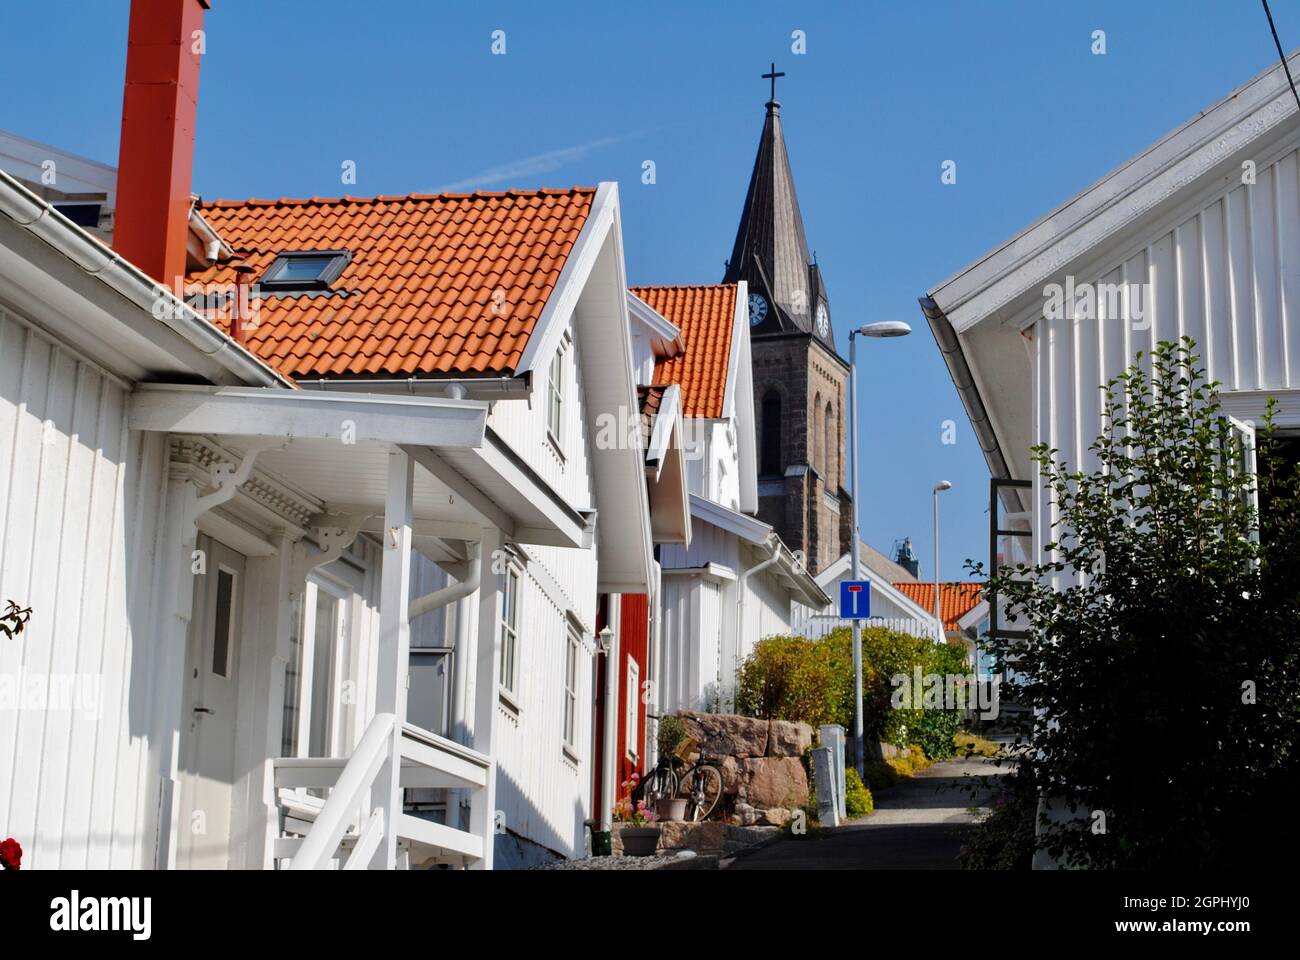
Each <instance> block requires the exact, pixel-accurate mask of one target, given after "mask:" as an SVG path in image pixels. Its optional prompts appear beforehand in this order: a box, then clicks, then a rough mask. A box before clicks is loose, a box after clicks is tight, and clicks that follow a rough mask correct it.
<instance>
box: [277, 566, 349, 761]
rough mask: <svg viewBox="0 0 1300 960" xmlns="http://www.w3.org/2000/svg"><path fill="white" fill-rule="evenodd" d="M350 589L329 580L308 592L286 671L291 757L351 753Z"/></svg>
mask: <svg viewBox="0 0 1300 960" xmlns="http://www.w3.org/2000/svg"><path fill="white" fill-rule="evenodd" d="M349 601H350V591H349V590H348V588H347V587H345V586H343V585H341V584H336V583H334V582H333V581H331V580H327V579H325V578H323V577H321V578H318V577H316V576H313V577H312V578H310V579H308V581H307V583H306V586H305V589H304V590H303V594H302V606H301V609H300V614H299V616H298V617H297V618H296V623H295V627H296V630H295V632H294V633H293V634H292V635H291V636H290V650H291V656H290V660H289V665H288V668H287V670H286V672H285V697H284V725H283V728H282V734H281V750H282V752H283V754H284V756H288V757H338V756H343V755H344V754H345V753H346V751H347V746H348V744H347V719H348V714H347V711H348V708H349V706H350V705H351V701H352V698H351V697H349V696H348V691H349V690H350V689H351V681H350V679H349V678H350V675H351V672H350V649H349V643H348V632H349V627H348V608H349Z"/></svg>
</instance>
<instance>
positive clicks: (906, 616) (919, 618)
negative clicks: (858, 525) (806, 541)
mask: <svg viewBox="0 0 1300 960" xmlns="http://www.w3.org/2000/svg"><path fill="white" fill-rule="evenodd" d="M859 549H860V550H861V551H862V552H861V554H860V555H859V560H860V566H859V572H860V574H861V579H863V580H866V581H868V582H870V584H871V620H870V623H871V625H872V626H882V627H888V628H890V629H891V630H898V631H900V632H902V633H910V634H913V635H914V636H918V637H933V636H937V631H936V628H935V619H934V611H933V610H926V609H925V607H923V606H922V605H921V604H919V603H917V602H916V601H914V600H913V599H911V598H910V597H909V596H908V595H907V594H906V593H904V592H903V591H902V590H901V589H899V586H898V585H899V584H902V583H905V582H908V581H915V579H916V578H915V577H913V576H912V575H911V574H910V573H909V572H908V571H907V569H906V568H904V567H901V566H899V565H898V564H897V563H895V562H894V561H892V560H890V559H889V558H888V557H886V556H885V555H884V554H882V553H880V552H879V551H877V550H875V549H873V548H872V547H870V546H868V545H867V544H865V543H863V544H861V545H860V547H859ZM851 559H852V558H850V556H849V555H848V554H847V553H846V554H844V555H843V556H842V557H840V558H839V559H838V560H836V561H835V562H834V563H832V564H831V565H830V566H828V567H827V568H826V569H825V570H823V571H821V573H819V574H817V585H818V586H819V587H821V589H822V591H823V592H824V593H825V594H826V595H827V596H828V597H830V598H831V599H830V603H828V604H826V605H824V606H822V607H808V606H804V605H802V604H800V605H799V607H798V608H797V610H796V615H795V619H794V622H793V623H792V624H791V628H792V630H793V632H794V633H795V634H797V635H799V636H804V637H811V638H814V639H816V638H819V637H824V636H826V635H827V634H828V633H830V632H832V631H833V630H836V629H838V628H840V627H843V626H847V625H848V621H847V620H841V619H840V615H839V596H840V581H842V580H850V579H852V576H853V570H852V563H851Z"/></svg>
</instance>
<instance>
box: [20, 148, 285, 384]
mask: <svg viewBox="0 0 1300 960" xmlns="http://www.w3.org/2000/svg"><path fill="white" fill-rule="evenodd" d="M0 213H3V214H4V215H5V216H7V217H9V219H11V220H13V221H14V223H16V224H18V225H19V226H20V227H22V228H23V229H25V230H27V231H28V232H29V233H31V234H32V235H33V236H35V237H37V238H38V239H39V240H41V241H42V242H43V243H45V244H47V245H49V246H51V247H53V248H54V249H55V250H57V251H58V252H59V253H61V254H62V255H63V256H65V257H67V259H68V260H70V261H72V262H73V263H74V264H76V265H77V266H78V267H80V268H81V270H82V271H83V272H85V273H86V274H87V275H89V276H92V277H95V278H96V279H98V280H100V281H101V282H103V283H105V284H107V285H108V286H109V287H111V288H112V289H113V290H114V291H116V292H117V293H119V294H121V295H122V296H123V297H125V298H126V299H127V300H128V301H129V302H131V303H132V304H134V305H135V306H137V307H139V308H140V309H141V310H143V311H144V312H145V313H146V314H148V315H149V316H151V317H153V318H155V319H156V320H157V321H158V322H159V323H162V324H164V325H166V326H167V327H170V328H171V329H172V330H174V331H175V332H176V333H177V334H179V335H180V336H182V337H183V338H185V339H186V340H188V341H189V342H190V343H192V344H193V345H194V346H195V348H197V349H198V350H199V351H200V352H201V353H203V354H205V355H206V356H208V357H211V358H212V359H213V360H215V361H216V362H217V363H219V364H220V365H221V366H223V367H225V368H226V369H227V370H229V371H230V372H231V373H233V374H234V375H235V376H236V377H238V378H239V379H240V380H242V381H244V382H245V383H246V384H248V385H250V386H259V387H270V386H278V387H290V388H292V386H293V383H292V381H290V380H287V379H285V378H284V377H282V376H280V375H279V374H278V373H276V372H275V371H274V370H272V369H271V368H270V367H269V366H267V365H266V364H264V363H263V362H262V361H261V360H258V359H257V358H256V357H255V356H253V355H252V354H251V353H249V352H248V351H247V350H246V349H244V347H243V346H241V345H240V344H238V343H236V342H235V341H234V340H232V339H230V337H228V336H226V335H225V334H224V333H222V332H221V331H220V330H218V329H217V328H216V327H215V326H213V325H212V324H211V323H209V322H208V321H207V320H205V319H203V317H201V316H199V315H198V314H197V313H196V312H195V311H194V310H193V309H191V308H190V307H189V306H187V305H186V304H185V303H184V302H183V301H181V300H178V299H177V298H176V295H175V294H174V293H173V292H172V291H171V290H168V289H167V288H166V287H164V286H163V285H162V284H160V283H158V282H157V281H155V280H154V279H153V278H152V277H149V276H148V275H147V274H145V273H144V272H143V271H142V270H141V269H140V268H139V267H137V266H135V264H133V263H131V262H130V261H128V260H124V259H123V258H122V257H121V256H120V255H119V254H118V253H116V252H115V251H113V250H111V249H109V248H108V247H106V246H105V245H104V244H103V243H102V242H100V241H99V240H98V239H96V238H95V237H93V236H91V235H90V234H89V233H87V232H86V231H84V230H82V229H81V228H80V227H78V226H77V225H76V224H75V223H73V222H72V221H71V220H69V219H68V218H67V217H65V216H63V214H61V213H59V212H58V211H57V210H55V209H54V208H53V207H51V206H50V205H49V204H48V203H46V202H45V201H44V200H42V199H40V198H39V197H37V196H36V195H35V194H34V193H32V192H31V191H30V190H28V189H27V188H26V187H24V186H23V185H22V184H21V183H19V182H18V181H17V180H15V179H13V178H12V177H10V176H9V175H8V174H6V173H4V172H3V171H0ZM160 302H161V304H162V306H163V308H162V309H156V307H157V306H158V305H159V304H160ZM159 314H162V316H161V317H160V316H159Z"/></svg>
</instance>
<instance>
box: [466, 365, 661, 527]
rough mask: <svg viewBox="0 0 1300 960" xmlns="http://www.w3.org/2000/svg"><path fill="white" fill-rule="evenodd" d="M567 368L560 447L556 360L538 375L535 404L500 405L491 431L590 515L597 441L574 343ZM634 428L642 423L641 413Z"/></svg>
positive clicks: (492, 417) (490, 419) (491, 415)
mask: <svg viewBox="0 0 1300 960" xmlns="http://www.w3.org/2000/svg"><path fill="white" fill-rule="evenodd" d="M566 349H567V352H568V357H567V358H566V361H565V363H564V371H565V384H564V406H563V413H562V415H561V421H562V425H561V430H560V432H561V434H563V435H562V436H559V437H556V438H555V440H556V441H557V442H558V447H559V449H558V450H557V449H556V444H555V443H552V441H551V440H550V439H549V438H548V436H547V428H546V411H547V403H548V399H547V392H546V390H547V379H548V377H549V375H550V360H549V358H548V360H547V362H546V363H545V364H543V365H541V367H540V368H539V369H538V370H537V372H536V374H535V376H534V379H533V396H532V399H531V401H530V400H497V401H496V402H495V403H493V405H492V410H491V412H490V413H489V414H488V426H489V427H491V429H492V430H493V431H495V432H496V433H497V435H498V436H500V437H501V439H502V440H504V441H505V442H506V443H507V444H508V445H509V446H510V448H511V449H512V450H514V451H515V453H517V454H519V456H520V457H521V458H522V459H523V460H524V462H525V463H527V464H528V465H529V466H530V467H532V468H533V469H534V470H535V471H537V473H538V475H539V476H540V477H541V478H542V479H543V480H544V481H545V482H546V483H548V484H550V485H551V486H552V487H553V488H555V490H556V491H558V492H559V493H560V495H561V496H563V497H564V498H565V499H566V500H567V501H568V503H569V505H570V506H572V507H574V508H575V509H578V510H588V509H590V508H591V507H592V506H593V502H592V501H593V498H594V493H593V490H592V483H591V464H590V457H589V455H588V450H589V448H590V445H591V443H592V441H593V438H590V437H588V435H587V433H588V431H587V413H586V400H585V398H584V396H583V394H582V389H581V386H580V384H579V382H578V369H579V362H578V349H579V344H577V343H576V342H573V343H570V344H569V345H568V347H567V348H566ZM632 413H633V414H636V415H635V416H634V417H633V419H632V421H631V423H632V425H633V426H634V427H635V426H636V425H637V424H639V423H640V418H639V414H638V413H637V411H632Z"/></svg>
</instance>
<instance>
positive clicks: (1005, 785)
mask: <svg viewBox="0 0 1300 960" xmlns="http://www.w3.org/2000/svg"><path fill="white" fill-rule="evenodd" d="M1037 811H1038V791H1037V790H1036V789H1035V787H1034V783H1033V781H1032V780H1031V779H1030V775H1029V774H1028V772H1027V771H1026V770H1025V769H1021V770H1017V771H1016V772H1014V773H1011V774H1009V775H1007V776H1006V777H1003V778H1002V781H1001V783H1000V784H999V787H998V790H997V792H996V793H995V794H994V797H993V803H992V805H991V806H990V808H989V812H988V814H987V815H986V816H985V818H984V819H983V820H981V821H980V823H979V824H978V825H976V826H974V827H972V828H971V831H970V833H969V835H968V838H967V841H966V844H965V846H963V847H962V850H961V853H960V855H959V856H958V862H959V863H960V864H961V867H962V869H963V870H1028V869H1030V867H1031V866H1032V864H1033V859H1034V848H1035V840H1034V818H1035V816H1036V815H1037Z"/></svg>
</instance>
